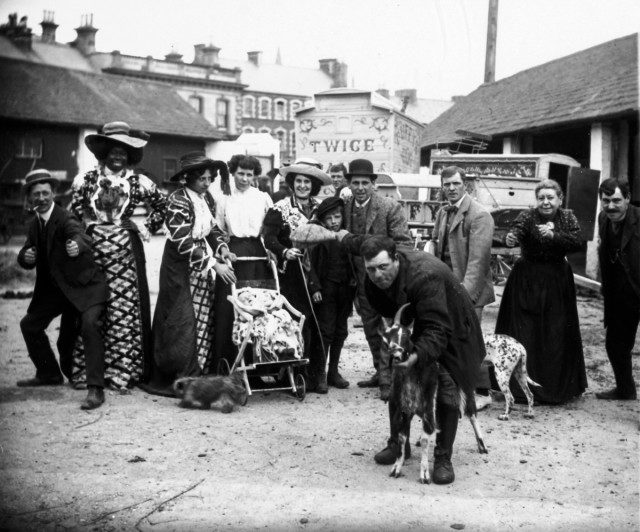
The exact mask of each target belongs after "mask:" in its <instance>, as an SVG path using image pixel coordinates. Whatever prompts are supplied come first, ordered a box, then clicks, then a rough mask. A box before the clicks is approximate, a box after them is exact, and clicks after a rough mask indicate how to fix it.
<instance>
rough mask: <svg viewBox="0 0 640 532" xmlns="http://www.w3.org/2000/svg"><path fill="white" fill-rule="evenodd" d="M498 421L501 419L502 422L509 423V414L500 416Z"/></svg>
mask: <svg viewBox="0 0 640 532" xmlns="http://www.w3.org/2000/svg"><path fill="white" fill-rule="evenodd" d="M498 419H499V420H500V421H509V416H508V415H507V414H500V415H499V416H498Z"/></svg>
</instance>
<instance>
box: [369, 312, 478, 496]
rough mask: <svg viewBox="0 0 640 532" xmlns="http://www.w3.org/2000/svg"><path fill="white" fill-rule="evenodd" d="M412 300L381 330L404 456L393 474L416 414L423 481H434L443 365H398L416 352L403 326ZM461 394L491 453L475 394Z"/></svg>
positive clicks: (462, 407)
mask: <svg viewBox="0 0 640 532" xmlns="http://www.w3.org/2000/svg"><path fill="white" fill-rule="evenodd" d="M409 305H410V303H406V304H404V305H402V306H401V307H400V308H399V309H398V312H397V313H396V315H395V317H394V319H393V321H391V320H388V319H386V318H383V325H384V330H383V331H381V335H382V345H383V349H386V350H387V351H388V353H389V363H390V364H391V394H390V399H389V400H390V401H391V402H393V403H394V404H395V406H396V407H397V411H396V415H394V416H393V417H392V419H391V425H392V426H391V429H392V430H391V432H392V433H396V432H397V434H398V444H399V447H400V456H399V457H398V459H397V460H396V462H395V463H394V464H393V468H392V469H391V473H390V474H389V476H391V477H396V478H397V477H399V476H400V471H401V469H402V466H403V465H404V461H405V444H406V442H407V438H408V437H409V428H410V426H411V419H412V418H413V416H414V415H418V416H420V418H421V419H422V434H421V436H420V448H421V450H422V453H421V460H420V482H422V483H423V484H430V483H431V477H430V475H429V449H430V447H431V446H432V445H431V444H433V446H435V438H436V433H437V430H438V428H437V419H436V401H437V395H438V373H439V370H440V365H439V364H438V362H437V361H435V360H434V361H433V362H431V363H430V364H429V366H427V367H422V368H420V370H419V369H418V366H417V365H415V366H413V367H404V366H398V365H397V364H398V363H399V362H406V361H407V359H408V358H409V355H410V354H411V352H412V351H413V343H412V342H411V329H410V328H409V327H408V326H405V325H402V323H401V318H402V312H403V311H404V309H405V308H406V307H407V306H409ZM458 393H459V397H460V412H461V414H464V415H466V416H467V417H469V420H470V421H471V426H472V427H473V432H474V434H475V437H476V442H477V444H478V451H479V452H480V453H487V452H488V451H487V448H486V446H485V444H484V439H483V436H482V431H481V429H480V426H479V424H478V420H477V418H476V408H475V398H474V396H473V394H471V395H470V396H467V395H466V394H465V393H464V391H463V390H461V389H460V388H458Z"/></svg>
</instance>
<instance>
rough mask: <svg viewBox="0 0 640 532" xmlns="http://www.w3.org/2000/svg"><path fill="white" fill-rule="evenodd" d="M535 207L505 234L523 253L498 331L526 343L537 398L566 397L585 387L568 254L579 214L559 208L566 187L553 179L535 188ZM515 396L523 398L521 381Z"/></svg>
mask: <svg viewBox="0 0 640 532" xmlns="http://www.w3.org/2000/svg"><path fill="white" fill-rule="evenodd" d="M535 194H536V207H535V208H533V209H530V210H529V211H527V212H524V213H522V214H520V216H518V218H517V219H516V221H515V222H514V225H513V227H512V228H511V231H510V232H509V234H507V237H506V244H507V246H509V247H512V246H515V245H516V244H520V247H521V249H522V257H521V258H520V259H518V261H517V262H516V264H515V265H514V267H513V270H512V272H511V274H510V275H509V279H508V281H507V284H506V286H505V289H504V294H503V296H502V303H501V304H500V311H499V313H498V321H497V323H496V330H495V332H496V333H499V334H507V335H509V336H512V337H513V338H515V339H516V340H518V341H519V342H521V343H522V344H523V345H524V347H525V348H526V349H527V370H528V372H529V376H530V377H531V378H532V379H533V380H534V381H535V382H537V383H538V384H540V387H532V391H533V393H534V396H535V398H536V400H537V401H540V402H544V403H553V404H558V403H563V402H565V401H568V400H570V399H571V398H573V397H575V396H577V395H580V394H582V392H584V390H585V389H586V387H587V376H586V373H585V366H584V356H583V353H582V339H581V336H580V324H579V321H578V309H577V306H576V290H575V285H574V283H573V272H572V270H571V266H570V264H569V262H567V259H566V254H567V253H569V252H572V251H578V250H579V249H580V248H581V245H582V239H581V238H580V226H579V225H578V220H577V219H576V217H575V216H574V215H573V213H572V212H571V211H570V210H566V209H561V208H560V205H561V204H562V199H563V195H562V190H561V188H560V186H559V185H558V183H556V182H555V181H552V180H547V181H543V182H541V183H540V184H539V185H538V186H537V187H536V189H535ZM511 388H512V392H513V394H514V396H515V397H516V399H519V400H524V396H523V394H522V392H521V390H520V388H519V387H518V385H512V387H511Z"/></svg>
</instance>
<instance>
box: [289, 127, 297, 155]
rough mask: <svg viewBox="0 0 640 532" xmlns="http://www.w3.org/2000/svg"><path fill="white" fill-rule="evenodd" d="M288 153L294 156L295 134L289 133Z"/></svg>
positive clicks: (293, 132)
mask: <svg viewBox="0 0 640 532" xmlns="http://www.w3.org/2000/svg"><path fill="white" fill-rule="evenodd" d="M289 152H290V153H291V154H292V155H295V154H296V132H295V131H292V132H291V141H290V142H289Z"/></svg>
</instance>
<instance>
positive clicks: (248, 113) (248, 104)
mask: <svg viewBox="0 0 640 532" xmlns="http://www.w3.org/2000/svg"><path fill="white" fill-rule="evenodd" d="M255 104H256V101H255V98H254V97H253V96H245V97H244V98H243V99H242V116H243V117H245V118H254V117H255V116H256V111H255Z"/></svg>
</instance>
